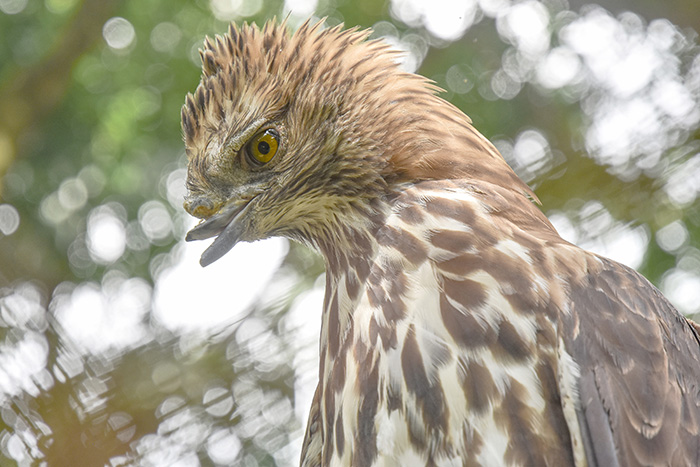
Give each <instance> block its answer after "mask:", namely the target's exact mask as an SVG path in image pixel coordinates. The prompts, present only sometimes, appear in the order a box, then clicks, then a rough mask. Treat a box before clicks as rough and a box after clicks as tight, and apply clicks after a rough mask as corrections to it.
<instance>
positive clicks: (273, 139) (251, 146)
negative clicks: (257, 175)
mask: <svg viewBox="0 0 700 467" xmlns="http://www.w3.org/2000/svg"><path fill="white" fill-rule="evenodd" d="M278 148H279V134H277V132H276V131H275V130H272V129H269V130H265V131H262V132H260V133H258V134H257V135H255V136H254V137H253V138H252V139H251V140H250V141H248V144H247V145H246V153H247V154H248V158H249V160H250V161H251V162H253V163H254V164H257V165H262V164H267V163H268V162H270V160H272V158H273V157H275V154H277V149H278Z"/></svg>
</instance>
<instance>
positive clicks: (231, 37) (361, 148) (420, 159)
mask: <svg viewBox="0 0 700 467" xmlns="http://www.w3.org/2000/svg"><path fill="white" fill-rule="evenodd" d="M369 34H370V31H368V30H358V29H357V28H352V29H347V30H343V29H342V26H336V27H332V28H326V29H323V23H322V22H317V23H315V24H314V23H311V22H310V21H307V22H305V23H304V24H303V25H302V26H301V27H300V28H299V29H298V30H297V31H296V32H295V33H294V34H292V35H290V34H289V33H288V32H287V27H286V24H285V23H284V22H282V23H281V24H278V23H277V22H276V21H271V22H268V23H267V24H265V26H264V27H263V28H262V30H261V29H260V28H258V27H257V26H256V25H254V24H253V25H248V24H244V25H243V26H241V27H240V28H238V27H237V26H236V25H233V24H232V25H231V26H230V27H229V30H228V33H227V34H226V35H224V36H216V37H215V38H214V39H210V38H207V39H206V40H205V42H204V47H203V49H202V50H201V51H200V55H201V58H202V69H203V73H202V78H201V82H200V83H199V85H198V87H197V89H196V91H195V92H194V93H193V94H189V95H188V96H187V97H186V102H185V105H184V106H183V108H182V128H183V132H184V138H185V143H186V148H187V154H188V157H189V159H190V165H191V167H195V168H201V169H204V168H206V167H207V166H209V165H210V164H212V163H215V162H216V161H217V160H218V159H220V158H221V157H222V156H221V148H223V147H224V146H225V144H226V141H228V140H229V139H230V138H231V137H232V136H233V134H234V133H235V132H237V131H241V129H242V128H244V127H245V126H246V125H247V124H250V123H251V122H254V121H256V119H258V120H259V119H271V118H282V116H284V118H287V119H289V120H292V121H291V122H290V126H293V127H294V129H295V131H297V132H298V131H301V132H303V131H309V132H319V131H323V132H326V133H328V135H329V138H330V139H331V140H332V141H329V142H328V144H327V146H328V147H327V148H326V149H327V150H328V151H331V152H333V153H334V154H335V155H337V156H339V157H344V158H345V159H346V162H347V164H348V166H354V167H356V168H358V170H360V169H362V170H364V171H365V173H367V177H368V179H369V180H374V181H377V180H379V181H381V183H378V184H377V186H381V187H386V186H387V185H392V184H394V183H403V182H412V181H419V180H431V179H456V178H461V179H471V180H475V181H480V182H486V183H492V184H495V185H499V186H501V187H503V188H506V189H508V190H512V191H516V192H518V193H519V194H520V195H522V194H525V195H526V196H525V197H524V198H527V197H532V198H534V199H536V197H535V195H534V193H533V192H532V191H531V190H530V188H529V187H528V186H527V185H526V184H525V183H524V182H522V181H521V180H520V179H519V178H518V177H517V176H516V175H515V173H514V172H513V171H512V170H511V169H510V167H508V165H507V164H506V162H505V161H504V159H503V158H502V156H501V155H500V154H499V153H498V151H497V150H496V149H495V148H494V146H493V145H492V144H491V143H490V142H489V141H488V140H487V139H486V138H484V137H483V136H482V135H481V134H480V133H478V132H477V131H476V129H474V127H473V126H472V124H471V120H470V119H469V118H468V117H467V116H466V115H465V114H464V113H462V112H461V111H460V110H459V109H457V108H456V107H454V106H453V105H452V104H450V103H448V102H446V101H445V100H443V99H441V98H439V97H438V96H437V95H436V93H437V91H438V90H439V88H438V87H437V86H435V84H434V83H432V82H431V81H429V80H428V79H426V78H424V77H422V76H419V75H416V74H412V73H407V72H404V71H402V70H401V69H400V66H399V64H398V61H397V58H398V57H397V55H398V52H396V51H395V50H392V49H391V48H390V47H389V46H388V45H387V44H386V43H384V42H383V41H376V40H373V41H367V38H368V36H369ZM296 136H297V137H298V138H304V137H305V136H304V135H298V134H297V135H296ZM307 136H308V135H307ZM319 144H325V143H319ZM307 152H309V151H307ZM306 156H308V157H312V156H313V155H310V154H307V155H306ZM318 162H322V161H318ZM370 172H373V173H370ZM196 175H197V174H195V176H196ZM373 183H374V182H373Z"/></svg>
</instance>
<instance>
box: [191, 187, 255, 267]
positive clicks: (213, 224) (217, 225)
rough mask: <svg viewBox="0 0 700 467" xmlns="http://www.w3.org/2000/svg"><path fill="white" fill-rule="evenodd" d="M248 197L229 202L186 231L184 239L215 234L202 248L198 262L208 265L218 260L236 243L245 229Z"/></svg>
mask: <svg viewBox="0 0 700 467" xmlns="http://www.w3.org/2000/svg"><path fill="white" fill-rule="evenodd" d="M250 201H251V200H250V199H246V200H240V199H237V200H235V201H232V202H229V203H228V204H226V205H225V206H224V207H223V208H221V209H220V210H219V211H218V212H217V213H216V214H214V215H212V216H211V217H209V218H208V219H206V220H204V221H202V222H200V223H199V224H197V226H196V227H194V228H193V229H192V230H190V231H189V232H187V236H186V237H185V241H188V242H191V241H193V240H205V239H207V238H211V237H214V236H217V235H218V236H217V237H216V239H215V240H214V242H213V243H212V244H211V245H209V248H207V249H206V250H204V253H202V256H201V258H200V259H199V264H201V265H202V266H203V267H205V266H209V265H210V264H211V263H213V262H214V261H216V260H218V259H219V258H221V257H222V256H224V255H225V254H226V253H228V252H229V251H231V249H232V248H233V247H234V246H235V245H236V243H238V241H239V240H240V239H241V236H242V235H243V233H244V231H245V221H244V220H243V219H244V218H245V217H246V213H247V211H248V206H250V204H251V203H250Z"/></svg>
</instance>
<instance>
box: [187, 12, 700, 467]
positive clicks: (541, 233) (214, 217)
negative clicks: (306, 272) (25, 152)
mask: <svg viewBox="0 0 700 467" xmlns="http://www.w3.org/2000/svg"><path fill="white" fill-rule="evenodd" d="M367 39H368V32H367V31H360V30H358V29H349V30H343V29H342V28H341V27H332V28H326V29H324V28H323V26H322V25H321V23H317V24H315V25H314V24H311V23H308V22H307V23H305V24H304V25H302V26H301V27H300V28H299V29H298V30H297V31H296V32H295V33H293V34H290V33H288V32H287V27H286V25H285V24H284V22H283V23H282V24H279V23H277V22H270V23H267V24H266V25H265V26H264V27H262V28H259V27H257V26H255V25H252V26H249V25H243V26H241V27H237V26H233V25H232V26H231V27H230V28H229V30H228V33H227V34H226V35H224V36H217V37H216V38H215V39H213V40H212V39H207V40H206V41H205V44H204V48H203V50H201V59H202V65H203V74H202V78H201V82H200V83H199V85H198V87H197V89H196V91H195V92H194V93H193V94H189V95H188V96H187V98H186V102H185V105H184V107H183V109H182V128H183V132H184V138H185V145H186V151H187V155H188V175H187V188H188V194H187V196H186V199H185V209H186V210H187V211H188V212H189V213H190V214H192V215H193V216H196V217H198V218H201V219H202V221H201V222H200V223H199V224H198V225H197V226H196V227H195V228H194V229H192V230H191V231H190V232H189V234H188V236H187V240H202V239H207V238H212V237H216V239H215V240H214V242H213V243H212V245H211V246H210V247H209V248H208V249H207V250H206V251H205V252H204V253H203V255H202V258H201V264H202V265H204V266H206V265H207V264H210V263H212V262H213V261H216V260H217V259H218V258H220V257H221V256H222V255H224V254H225V253H226V252H228V251H229V250H230V249H231V248H233V246H234V245H235V244H236V243H237V242H240V241H246V242H248V241H254V240H258V239H262V238H266V237H271V236H282V237H286V238H289V239H292V240H296V241H299V242H302V243H304V244H306V245H310V246H311V247H313V248H314V249H316V250H317V251H319V252H320V253H321V254H322V255H323V258H324V259H325V265H326V291H325V301H324V305H323V310H322V328H321V337H320V364H319V384H318V387H317V389H316V393H315V396H314V399H313V402H312V407H311V411H310V415H309V420H308V426H307V429H306V436H305V439H304V442H303V446H302V458H301V464H302V465H303V466H320V465H323V466H335V465H352V466H360V467H364V466H392V465H398V466H413V465H416V466H418V465H420V466H422V465H430V466H448V465H449V466H454V465H465V466H467V465H469V466H471V465H485V466H496V465H512V466H516V465H518V466H569V465H575V466H600V467H610V466H636V465H673V466H691V465H700V339H699V337H698V327H697V326H696V325H695V324H694V323H693V322H691V321H689V320H687V319H686V318H684V317H683V316H682V315H681V314H680V313H679V312H677V311H676V310H675V309H674V308H673V306H671V304H670V303H669V302H668V300H666V298H664V297H663V296H662V295H661V293H660V292H659V291H658V290H657V289H656V288H654V287H653V286H652V285H651V284H650V283H649V282H647V281H646V280H645V279H644V278H643V277H642V276H640V275H639V274H637V273H636V272H635V271H633V270H631V269H630V268H627V267H625V266H623V265H621V264H618V263H616V262H614V261H611V260H609V259H606V258H603V257H601V256H598V255H595V254H593V253H590V252H586V251H584V250H582V249H580V248H578V247H576V246H574V245H572V244H570V243H568V242H566V241H564V240H563V239H562V238H561V237H560V236H559V235H558V234H557V232H556V230H555V229H554V227H553V226H552V224H551V223H550V222H549V221H548V219H547V218H546V217H545V216H544V215H543V213H542V212H541V211H540V210H539V208H538V207H537V206H536V204H535V201H537V198H536V196H535V194H534V193H533V192H532V190H531V189H530V188H529V187H528V186H527V185H526V184H525V183H524V182H523V181H521V180H520V179H519V178H518V177H517V176H516V175H515V173H514V172H513V170H511V168H510V167H509V166H508V165H507V164H506V162H505V161H504V159H503V157H502V156H501V155H500V154H499V153H498V151H497V150H496V149H495V148H494V146H493V145H492V144H491V143H490V142H489V141H488V140H487V139H486V138H485V137H483V136H482V135H481V134H480V133H479V132H478V131H477V130H476V129H475V128H474V126H472V123H471V120H470V119H469V118H468V117H467V116H466V115H465V114H464V113H462V112H461V111H460V110H458V109H457V108H456V107H454V106H453V105H451V104H450V103H448V102H446V101H445V100H443V99H441V98H440V97H438V96H437V91H438V89H437V87H436V86H435V85H434V84H432V83H431V82H430V81H429V80H427V79H425V78H423V77H421V76H418V75H416V74H411V73H407V72H404V71H402V70H401V69H400V67H399V65H398V64H397V58H396V52H395V51H392V49H391V48H390V47H389V46H388V45H386V44H385V43H383V42H381V41H369V40H367Z"/></svg>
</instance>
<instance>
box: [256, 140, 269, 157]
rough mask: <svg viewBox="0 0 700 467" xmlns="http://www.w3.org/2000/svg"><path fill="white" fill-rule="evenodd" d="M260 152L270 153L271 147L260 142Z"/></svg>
mask: <svg viewBox="0 0 700 467" xmlns="http://www.w3.org/2000/svg"><path fill="white" fill-rule="evenodd" d="M258 151H260V153H261V154H267V153H268V152H270V145H269V144H268V143H267V142H265V141H260V142H259V143H258Z"/></svg>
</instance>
